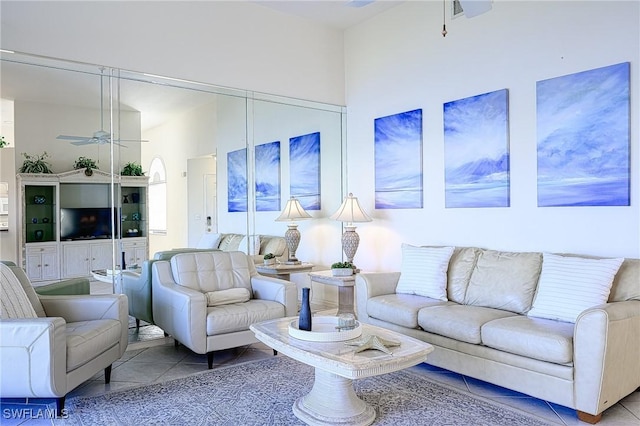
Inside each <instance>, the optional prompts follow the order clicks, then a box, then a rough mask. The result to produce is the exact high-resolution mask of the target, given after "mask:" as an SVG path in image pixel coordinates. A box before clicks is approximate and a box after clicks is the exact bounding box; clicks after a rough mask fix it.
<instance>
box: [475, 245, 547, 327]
mask: <svg viewBox="0 0 640 426" xmlns="http://www.w3.org/2000/svg"><path fill="white" fill-rule="evenodd" d="M541 268H542V254H541V253H527V252H522V253H515V252H502V251H495V250H483V251H482V252H481V253H480V255H479V257H478V260H477V262H476V266H475V268H474V270H473V272H472V274H471V280H470V281H469V287H468V288H467V292H466V295H465V300H464V303H465V304H466V305H475V306H484V307H487V308H495V309H502V310H505V311H511V312H515V313H518V314H524V313H526V312H527V311H528V310H529V309H530V308H531V303H532V301H533V296H534V294H535V290H536V286H537V284H538V278H539V276H540V270H541Z"/></svg>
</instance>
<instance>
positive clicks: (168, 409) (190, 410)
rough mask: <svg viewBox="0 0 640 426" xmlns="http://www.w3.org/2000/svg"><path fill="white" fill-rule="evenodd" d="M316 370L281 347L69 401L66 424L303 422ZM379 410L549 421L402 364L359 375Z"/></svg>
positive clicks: (527, 423) (533, 425)
mask: <svg viewBox="0 0 640 426" xmlns="http://www.w3.org/2000/svg"><path fill="white" fill-rule="evenodd" d="M313 380H314V371H313V368H312V367H309V366H307V365H305V364H303V363H301V362H298V361H295V360H293V359H290V358H287V357H285V356H282V355H279V356H276V357H273V358H270V359H267V360H263V361H257V362H251V363H246V364H240V365H235V366H231V367H226V368H220V369H214V370H207V371H206V372H203V373H198V374H195V375H192V376H188V377H185V378H181V379H176V380H171V381H167V382H164V383H158V384H153V385H146V386H141V387H137V388H133V389H127V390H122V391H116V392H112V393H108V394H105V395H101V396H97V397H77V398H72V399H69V400H68V401H67V404H66V408H67V409H68V411H69V416H68V418H66V419H58V420H56V421H55V424H64V425H136V426H141V425H149V424H158V425H160V424H161V425H230V426H231V425H233V426H237V425H300V424H303V423H302V422H301V421H300V420H298V419H297V418H296V417H295V416H294V414H293V412H292V409H291V408H292V406H293V403H294V401H295V400H296V399H297V398H298V397H300V396H302V395H305V394H306V393H308V392H309V391H310V390H311V387H312V385H313ZM354 387H355V390H356V393H357V394H358V396H359V397H360V398H362V399H363V400H365V401H366V402H367V403H368V404H370V405H371V406H372V407H374V408H375V410H376V415H377V416H376V420H375V422H374V425H393V426H399V425H464V426H467V425H487V426H489V425H491V426H501V425H504V426H513V425H522V426H548V425H549V424H550V423H547V422H545V421H544V420H542V419H540V418H538V417H534V416H532V415H531V416H530V415H527V414H525V413H522V412H519V411H516V410H514V409H511V408H509V407H506V406H504V405H501V404H498V403H495V402H492V401H489V400H487V399H484V398H481V397H475V396H472V395H469V394H465V393H462V392H459V391H457V390H455V389H453V388H450V387H448V386H445V385H442V384H439V383H434V382H433V381H430V380H427V379H426V378H425V376H424V375H422V374H421V373H420V371H419V370H416V369H406V370H402V371H398V372H395V373H390V374H385V375H382V376H377V377H370V378H365V379H360V380H356V381H355V382H354Z"/></svg>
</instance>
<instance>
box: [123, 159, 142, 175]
mask: <svg viewBox="0 0 640 426" xmlns="http://www.w3.org/2000/svg"><path fill="white" fill-rule="evenodd" d="M120 174H121V175H122V176H144V172H143V171H142V166H141V165H140V164H138V163H136V162H133V161H131V162H128V163H127V164H125V165H124V167H123V168H122V171H121V172H120Z"/></svg>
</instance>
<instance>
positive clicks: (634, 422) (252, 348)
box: [0, 283, 640, 426]
mask: <svg viewBox="0 0 640 426" xmlns="http://www.w3.org/2000/svg"><path fill="white" fill-rule="evenodd" d="M92 292H100V290H99V289H98V290H95V289H94V286H93V283H92ZM129 330H130V332H129V341H130V343H129V346H128V348H127V351H126V352H125V354H124V356H123V357H122V358H121V359H120V360H119V361H117V362H115V363H114V365H113V371H112V373H111V383H110V384H108V385H105V383H104V374H103V373H99V374H96V376H94V378H93V379H92V380H89V381H87V382H85V383H84V384H82V385H80V386H79V387H78V388H76V389H74V390H73V391H72V392H70V393H69V395H67V398H73V397H75V396H91V395H100V394H104V393H107V392H112V391H116V390H121V389H126V388H129V387H133V386H141V385H145V384H150V383H154V382H162V381H166V380H170V379H176V378H180V377H184V376H187V375H190V374H193V373H198V372H202V371H204V370H206V369H207V357H206V355H198V354H194V353H193V352H191V351H190V350H189V349H187V348H185V347H184V346H182V345H179V346H178V347H175V345H174V342H173V339H172V338H170V337H167V338H165V337H164V333H163V332H162V330H161V329H159V328H158V327H156V326H152V325H143V326H141V327H140V329H139V330H137V329H136V327H135V322H133V321H132V322H131V324H130V329H129ZM271 356H273V352H272V350H271V349H270V348H269V347H267V346H266V345H264V344H262V343H257V344H253V345H249V346H244V347H240V348H235V349H229V350H225V351H219V352H216V353H215V355H214V368H216V367H217V366H218V367H219V366H222V365H233V364H237V363H245V362H250V361H257V360H261V359H265V358H268V357H271ZM279 356H281V355H279ZM414 368H415V369H418V370H420V371H421V372H423V373H424V374H425V375H426V376H427V377H429V378H431V379H433V380H435V381H438V382H442V383H445V384H448V385H450V386H453V387H455V388H456V389H459V390H461V391H463V392H469V393H471V394H475V395H479V396H482V397H485V398H488V399H491V400H494V401H497V402H500V403H503V404H506V405H508V406H511V407H514V408H517V409H519V410H522V411H525V412H528V413H532V414H535V415H537V416H539V417H541V418H544V419H546V420H547V421H549V422H551V423H554V424H558V425H585V424H586V423H582V422H580V421H578V419H577V417H576V414H575V411H574V410H571V409H569V408H566V407H562V406H559V405H556V404H551V403H548V402H546V401H543V400H540V399H536V398H532V397H529V396H527V395H524V394H521V393H518V392H514V391H511V390H508V389H505V388H501V387H499V386H494V385H492V384H489V383H486V382H482V381H480V380H476V379H473V378H470V377H466V376H462V375H460V374H457V373H453V372H450V371H448V370H443V369H440V368H437V367H433V366H429V365H428V364H421V365H419V366H416V367H414ZM54 407H55V401H54V400H53V399H28V400H25V399H24V398H2V399H1V400H0V408H1V409H0V412H1V413H2V414H1V415H0V424H2V425H30V426H31V425H45V424H53V422H52V420H50V419H46V418H43V417H46V416H44V415H40V416H38V414H39V413H40V414H41V413H43V412H44V411H45V410H46V409H47V408H48V409H52V408H54ZM11 410H14V411H13V412H18V413H21V414H22V416H19V417H22V418H15V417H14V418H12V416H11V413H12V411H11ZM39 410H40V411H39ZM29 417H31V418H29ZM33 417H40V418H33ZM599 425H602V426H625V425H629V426H640V392H637V391H636V392H634V393H633V394H631V395H629V396H628V397H626V398H625V399H623V400H622V401H621V402H619V403H618V404H616V405H615V406H613V407H611V408H610V409H608V410H607V411H605V412H604V415H603V417H602V420H601V421H600V423H599Z"/></svg>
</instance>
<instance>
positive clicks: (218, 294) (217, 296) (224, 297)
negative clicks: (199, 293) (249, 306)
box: [205, 288, 251, 306]
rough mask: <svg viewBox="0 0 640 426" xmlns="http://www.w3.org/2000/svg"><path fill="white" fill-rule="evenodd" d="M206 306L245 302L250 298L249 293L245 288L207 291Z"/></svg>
mask: <svg viewBox="0 0 640 426" xmlns="http://www.w3.org/2000/svg"><path fill="white" fill-rule="evenodd" d="M205 295H206V296H207V306H218V305H229V304H231V303H242V302H246V301H248V300H249V299H250V298H251V292H249V290H248V289H246V288H229V289H227V290H218V291H209V292H207V293H205Z"/></svg>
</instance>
